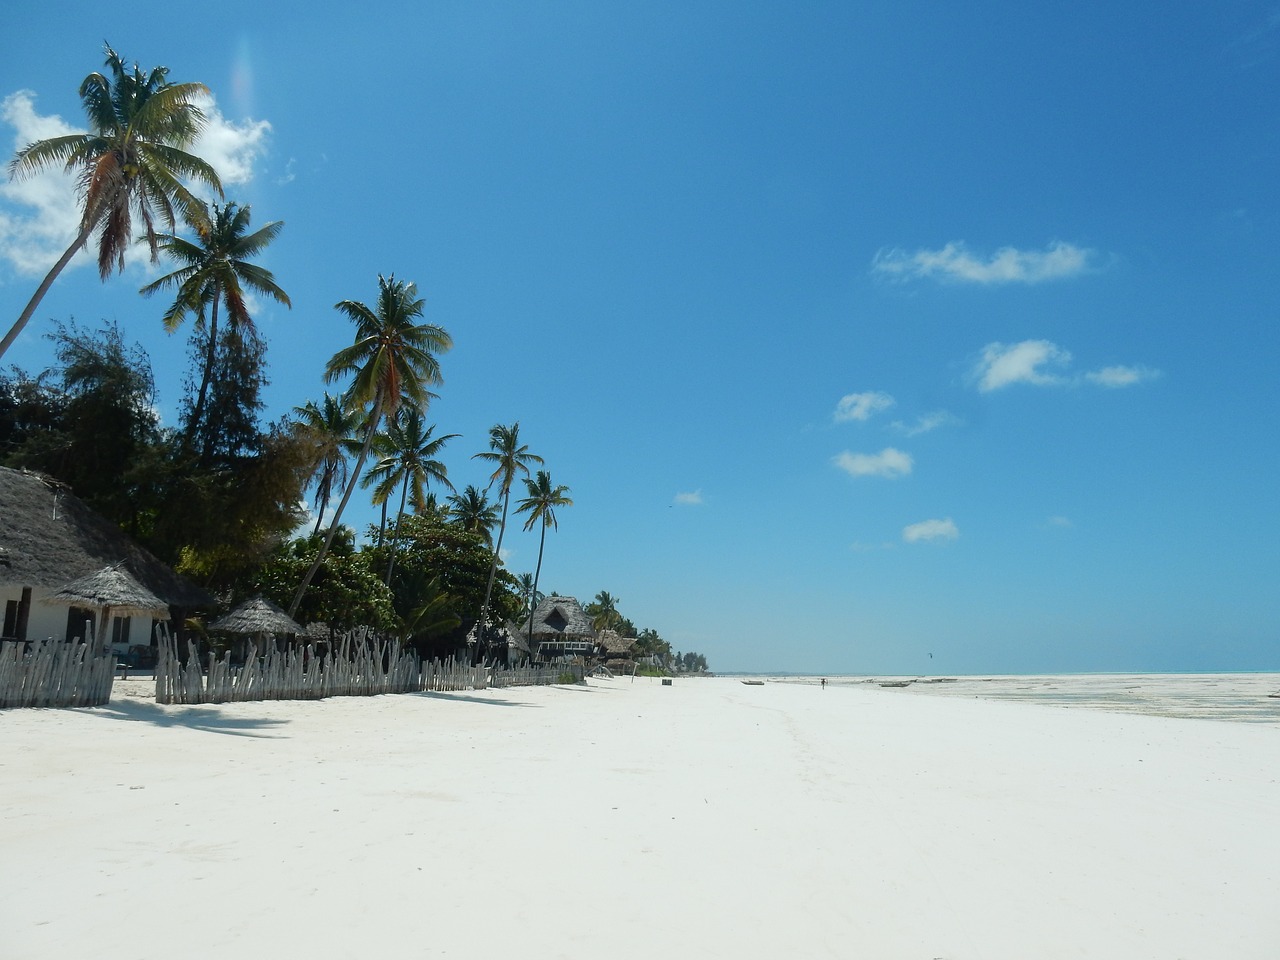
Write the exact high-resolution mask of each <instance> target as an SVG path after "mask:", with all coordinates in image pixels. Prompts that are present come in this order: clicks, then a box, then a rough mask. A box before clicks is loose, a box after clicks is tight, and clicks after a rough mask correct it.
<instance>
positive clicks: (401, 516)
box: [387, 471, 409, 587]
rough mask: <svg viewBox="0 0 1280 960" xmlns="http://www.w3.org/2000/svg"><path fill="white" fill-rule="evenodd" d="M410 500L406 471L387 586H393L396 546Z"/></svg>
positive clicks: (392, 535)
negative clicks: (392, 576)
mask: <svg viewBox="0 0 1280 960" xmlns="http://www.w3.org/2000/svg"><path fill="white" fill-rule="evenodd" d="M408 498H409V473H408V471H405V475H404V487H402V488H401V490H400V512H399V513H397V514H396V528H395V531H394V532H393V533H392V534H391V560H390V562H389V563H388V564H387V586H388V587H389V586H391V571H392V570H394V569H395V568H396V545H397V544H398V543H399V542H400V521H401V520H403V519H404V505H405V501H406V500H408Z"/></svg>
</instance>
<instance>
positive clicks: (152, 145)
mask: <svg viewBox="0 0 1280 960" xmlns="http://www.w3.org/2000/svg"><path fill="white" fill-rule="evenodd" d="M106 53H107V59H106V65H107V66H108V67H109V68H110V69H111V77H110V78H108V77H105V76H103V75H102V74H101V73H91V74H89V75H88V76H87V77H85V78H84V82H83V83H81V84H80V103H81V105H82V106H83V107H84V111H85V115H86V116H87V117H88V120H89V132H88V133H71V134H66V135H65V136H60V137H50V138H49V139H48V140H37V141H36V142H35V143H29V144H27V145H26V146H25V147H23V148H22V149H21V150H19V151H18V152H17V154H16V155H15V156H14V158H13V160H12V161H11V162H10V164H9V176H10V177H12V178H13V179H15V180H18V179H22V178H24V177H29V176H32V175H34V174H37V173H41V172H43V171H45V170H48V169H51V168H53V167H57V166H61V167H62V168H63V169H65V170H66V171H67V172H68V173H75V174H77V175H78V177H79V180H80V194H81V197H82V204H83V207H82V209H81V212H80V229H79V230H78V232H77V233H76V236H75V239H74V240H72V241H71V246H69V247H67V249H66V252H65V253H63V254H62V256H61V257H59V258H58V262H57V263H55V264H54V265H53V267H52V269H50V270H49V272H48V274H46V275H45V278H44V280H42V281H41V283H40V286H39V287H37V288H36V292H35V295H34V296H32V298H31V300H30V301H29V302H28V303H27V306H26V308H25V309H23V311H22V314H21V315H20V316H19V317H18V319H17V321H16V322H15V323H14V325H13V326H12V327H11V328H10V330H9V332H8V333H7V334H5V337H4V340H3V341H0V357H2V356H4V354H5V352H6V351H7V350H8V349H9V347H10V345H11V344H12V343H13V341H14V340H16V339H17V338H18V334H20V333H21V332H22V330H23V328H24V327H26V325H27V321H29V320H30V319H31V315H32V314H33V313H35V310H36V307H37V306H39V305H40V301H41V300H43V299H44V295H45V294H46V293H47V292H48V291H49V288H50V287H51V286H52V285H53V281H54V280H56V279H57V278H58V275H59V274H60V273H62V271H63V268H65V267H66V265H67V264H68V263H70V262H71V258H72V257H74V256H75V255H76V254H77V253H78V252H79V251H80V250H81V248H83V247H84V246H85V244H87V243H88V242H89V237H90V236H91V235H92V234H93V231H94V230H97V229H99V228H101V234H100V236H99V239H98V273H99V275H100V276H101V277H102V279H103V280H106V279H107V277H109V276H110V275H111V271H112V269H113V268H114V269H116V270H122V269H123V268H124V252H125V250H126V249H127V247H128V245H129V242H130V240H131V239H132V223H133V217H134V216H135V215H136V216H137V217H138V218H139V219H140V220H141V221H142V224H143V228H144V233H143V235H144V236H145V237H146V239H147V243H148V244H149V245H150V247H151V260H152V262H155V261H156V260H157V259H159V248H158V245H157V238H156V233H155V221H156V219H157V218H159V219H160V220H161V221H163V222H164V223H167V224H168V225H169V227H170V229H174V228H176V226H177V219H176V217H175V216H174V209H175V208H177V210H178V212H179V213H181V214H182V215H183V217H184V219H185V218H189V217H191V216H194V215H196V213H197V211H198V201H197V200H196V198H195V196H194V195H193V194H192V193H191V192H190V191H189V190H188V189H187V188H186V186H184V185H183V182H182V181H183V179H186V180H190V181H196V182H199V183H203V184H206V185H208V186H209V187H211V188H212V189H213V190H215V191H216V192H217V194H218V196H221V195H222V182H221V181H220V180H219V179H218V174H217V172H216V171H215V170H214V169H213V167H211V166H209V164H208V163H206V162H205V161H204V160H201V159H200V158H199V157H197V156H195V155H193V154H191V153H188V152H187V149H186V148H187V147H190V146H191V145H192V144H193V143H194V142H195V140H196V137H197V136H198V135H199V133H200V129H201V128H202V127H203V126H204V122H205V116H204V114H203V113H202V112H201V111H200V109H199V108H198V107H197V106H196V105H195V101H196V100H197V99H199V98H200V97H202V96H207V95H208V94H209V89H208V88H207V87H206V86H205V85H204V84H203V83H169V81H168V80H167V79H166V78H167V76H168V74H169V68H168V67H156V68H155V69H154V70H152V71H151V72H150V73H149V74H144V73H143V72H142V70H141V68H139V67H138V65H137V64H134V66H133V71H132V72H129V71H128V70H126V68H125V63H124V61H123V60H122V59H120V55H119V54H117V53H116V52H115V51H114V50H112V49H111V47H110V46H107V47H106Z"/></svg>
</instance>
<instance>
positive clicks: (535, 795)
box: [0, 678, 1280, 960]
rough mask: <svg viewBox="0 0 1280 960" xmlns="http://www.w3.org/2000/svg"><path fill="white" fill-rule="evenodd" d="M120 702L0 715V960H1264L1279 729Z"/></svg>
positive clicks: (1106, 717)
mask: <svg viewBox="0 0 1280 960" xmlns="http://www.w3.org/2000/svg"><path fill="white" fill-rule="evenodd" d="M146 686H147V685H146V684H145V683H132V682H131V683H129V684H119V685H118V687H117V692H116V694H115V696H114V698H113V701H112V703H111V704H110V705H109V706H108V707H105V708H98V709H86V710H11V711H6V712H3V713H0V805H2V814H0V851H2V852H3V863H4V876H5V881H6V883H5V894H4V896H3V897H0V956H3V957H5V958H7V960H45V958H63V957H74V956H95V957H98V958H103V960H111V958H130V960H149V958H172V957H183V958H205V957H210V958H212V957H219V958H226V957H242V958H256V957H288V956H307V957H314V958H347V957H351V958H355V957H360V958H379V960H385V958H401V957H404V958H410V957H501V956H509V957H521V958H597V957H609V958H632V957H634V958H641V957H643V958H653V957H655V956H669V957H678V958H685V957H717V958H718V957H725V958H738V960H742V958H777V957H867V958H877V960H896V958H903V960H907V958H911V960H920V958H923V960H935V958H945V960H979V958H981V960H1003V958H1008V960H1026V958H1033V957H1034V958H1077V957H1078V958H1086V957H1087V958H1094V960H1097V958H1115V960H1140V958H1152V960H1156V958H1159V960H1169V958H1186V960H1206V958H1222V960H1252V958H1259V960H1262V958H1275V957H1277V956H1280V912H1278V911H1277V909H1276V905H1275V894H1276V891H1277V889H1280V830H1276V828H1275V816H1276V811H1277V810H1280V773H1278V772H1277V769H1278V767H1277V760H1280V728H1276V727H1274V726H1263V725H1250V724H1245V723H1227V722H1213V721H1204V720H1178V719H1169V718H1164V717H1147V716H1125V715H1119V714H1111V713H1104V712H1096V711H1084V710H1067V709H1061V708H1054V707H1045V706H1038V705H1035V704H1028V703H1001V702H992V701H986V700H966V699H960V698H948V697H938V698H930V697H904V696H895V695H894V694H893V693H892V692H890V691H880V690H874V689H868V688H865V687H863V688H853V687H845V688H837V687H829V688H828V689H826V690H823V689H821V688H817V687H811V686H802V685H795V684H790V685H789V684H782V683H768V684H765V685H762V686H748V685H744V684H742V683H739V682H738V681H736V680H732V679H727V678H720V679H696V680H695V679H690V680H676V681H675V683H674V684H673V685H672V686H670V687H663V686H661V685H659V683H658V682H657V681H653V680H638V681H635V682H631V681H628V680H613V681H603V680H593V681H591V682H590V683H589V684H588V685H587V686H584V687H541V688H516V689H507V690H495V691H481V692H475V693H466V694H434V695H433V694H415V695H403V696H384V697H375V698H364V699H361V698H344V699H333V700H327V701H320V702H292V703H247V704H234V705H222V706H201V707H181V706H174V707H161V706H157V705H156V704H155V703H154V702H151V701H148V700H147V699H145V697H144V696H142V695H143V694H145V692H146ZM131 692H132V693H133V694H135V695H134V696H130V695H129V694H130V693H131Z"/></svg>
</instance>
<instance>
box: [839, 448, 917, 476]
mask: <svg viewBox="0 0 1280 960" xmlns="http://www.w3.org/2000/svg"><path fill="white" fill-rule="evenodd" d="M831 462H832V463H834V464H835V465H836V466H837V467H839V468H840V469H841V470H843V471H844V472H845V473H847V474H849V476H851V477H905V476H906V475H907V474H909V473H910V472H911V468H912V466H913V464H914V461H913V460H912V459H911V454H909V453H903V452H902V451H901V450H896V449H894V448H893V447H886V448H885V449H883V450H881V451H880V452H879V453H850V452H849V451H848V450H846V451H844V452H843V453H841V454H839V455H838V456H836V457H833V458H832V460H831Z"/></svg>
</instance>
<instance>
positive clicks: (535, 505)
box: [516, 470, 573, 649]
mask: <svg viewBox="0 0 1280 960" xmlns="http://www.w3.org/2000/svg"><path fill="white" fill-rule="evenodd" d="M524 485H525V486H526V487H527V488H528V490H529V495H528V496H527V497H525V498H524V499H523V500H521V501H520V503H519V504H517V506H516V513H527V514H529V519H528V520H526V521H525V523H524V528H525V529H526V530H532V529H533V528H534V525H535V524H539V523H540V524H541V525H542V534H541V537H540V539H539V540H538V565H537V566H536V567H534V570H533V592H534V593H537V592H538V577H539V576H540V575H541V573H542V549H543V547H545V546H546V545H547V527H550V528H551V529H552V530H559V529H560V524H559V523H557V522H556V508H557V507H572V506H573V501H572V500H570V499H569V497H568V493H569V488H568V487H566V486H564V485H563V484H561V485H560V486H557V487H553V486H551V474H549V473H547V471H545V470H539V471H538V474H537V476H536V477H534V479H532V480H530V479H529V478H528V477H525V478H524ZM529 646H530V648H531V649H532V647H533V617H532V616H531V617H529Z"/></svg>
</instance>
